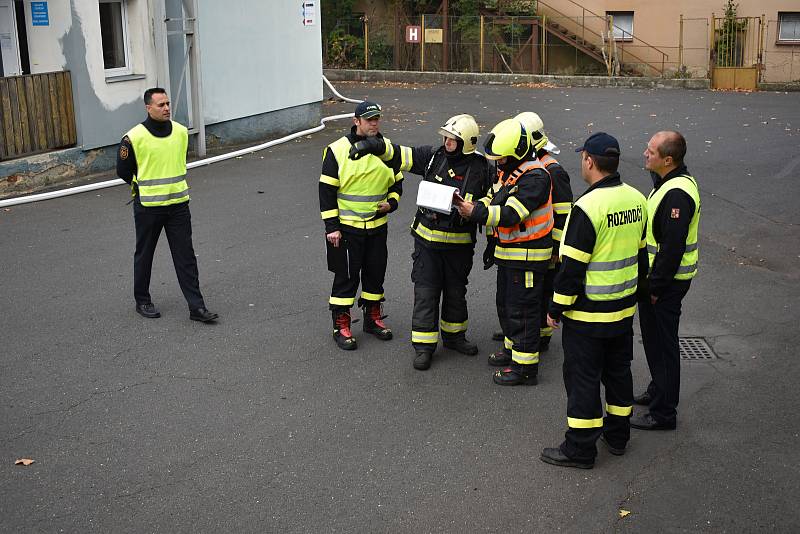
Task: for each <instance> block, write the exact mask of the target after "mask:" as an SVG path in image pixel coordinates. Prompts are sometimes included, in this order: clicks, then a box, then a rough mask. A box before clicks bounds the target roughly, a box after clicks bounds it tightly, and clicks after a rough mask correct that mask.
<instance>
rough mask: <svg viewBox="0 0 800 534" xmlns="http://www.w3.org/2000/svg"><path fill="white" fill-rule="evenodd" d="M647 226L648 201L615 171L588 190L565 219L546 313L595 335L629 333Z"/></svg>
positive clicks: (644, 255)
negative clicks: (557, 268) (559, 258)
mask: <svg viewBox="0 0 800 534" xmlns="http://www.w3.org/2000/svg"><path fill="white" fill-rule="evenodd" d="M646 224H647V201H646V200H645V198H644V196H643V195H642V194H641V193H640V192H639V191H637V190H636V189H634V188H633V187H631V186H629V185H627V184H624V183H622V181H621V180H620V177H619V174H617V173H614V174H612V175H609V176H606V177H605V178H603V179H602V180H600V181H599V182H597V183H595V184H594V185H592V186H591V187H590V188H589V189H587V190H586V192H585V193H584V194H583V195H582V196H581V197H580V198H579V199H578V200H577V201H576V202H575V204H574V205H573V206H572V211H571V212H570V214H569V217H568V219H567V225H566V229H565V231H564V241H563V243H561V261H562V267H561V270H560V271H559V272H558V274H557V275H556V279H555V282H554V284H553V289H554V292H553V300H552V302H551V304H550V311H549V314H550V316H551V317H553V318H554V319H558V318H560V317H561V316H562V315H563V317H564V320H565V321H569V322H570V325H571V326H573V325H574V326H575V328H577V329H580V330H582V331H583V332H585V333H586V334H587V335H591V336H594V337H613V336H617V335H620V334H623V333H626V332H629V331H630V330H631V328H632V327H633V315H634V313H635V312H636V292H637V287H638V281H639V280H640V279H643V278H644V277H645V276H646V275H647V248H646V246H645V231H646V228H645V227H646Z"/></svg>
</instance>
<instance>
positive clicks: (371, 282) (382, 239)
mask: <svg viewBox="0 0 800 534" xmlns="http://www.w3.org/2000/svg"><path fill="white" fill-rule="evenodd" d="M386 236H387V231H386V225H384V226H382V227H381V228H379V230H378V231H377V232H376V233H374V234H356V233H351V232H348V231H346V230H342V239H341V241H340V242H339V246H338V247H336V248H333V247H331V246H330V244H329V246H328V266H329V269H330V270H333V272H334V275H333V288H332V289H331V297H330V299H329V300H328V303H329V305H330V309H331V310H341V311H344V310H348V309H350V308H352V307H353V305H354V304H355V300H356V292H357V291H358V285H359V283H360V284H361V298H360V299H359V303H358V304H359V306H364V305H365V304H368V303H371V302H381V301H383V281H384V278H385V277H386V263H387V258H388V250H387V248H386ZM333 255H336V256H337V257H336V258H332V256H333Z"/></svg>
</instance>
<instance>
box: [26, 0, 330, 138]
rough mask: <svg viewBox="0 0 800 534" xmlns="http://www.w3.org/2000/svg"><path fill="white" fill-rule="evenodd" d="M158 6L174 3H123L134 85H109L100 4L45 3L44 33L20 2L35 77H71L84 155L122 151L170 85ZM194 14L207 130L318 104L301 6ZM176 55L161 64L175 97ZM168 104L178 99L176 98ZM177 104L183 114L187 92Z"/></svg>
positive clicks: (242, 0) (245, 4) (253, 5)
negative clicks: (122, 142)
mask: <svg viewBox="0 0 800 534" xmlns="http://www.w3.org/2000/svg"><path fill="white" fill-rule="evenodd" d="M158 2H160V3H161V4H166V6H167V7H168V8H169V7H171V6H172V7H174V6H173V4H175V2H172V3H170V2H171V0H128V10H127V15H128V31H127V34H128V44H129V52H130V63H131V67H132V69H131V70H132V73H133V75H134V76H129V77H127V78H107V77H106V73H105V70H104V67H103V54H102V40H101V33H100V17H99V10H98V2H97V0H70V1H66V0H50V1H49V2H48V10H49V19H50V24H49V26H32V25H31V10H30V0H25V12H26V27H27V30H28V49H29V53H30V61H31V71H32V73H41V72H51V71H60V70H69V71H71V77H72V83H73V96H74V103H75V112H76V127H77V132H78V145H79V146H80V147H82V148H83V149H85V150H89V149H93V148H97V147H103V146H108V145H113V144H116V143H118V142H119V139H120V138H121V137H122V136H123V135H124V134H125V132H126V131H127V130H128V129H129V128H130V127H131V126H133V125H134V124H136V123H137V122H140V121H141V120H142V119H143V118H144V116H145V111H144V106H143V103H142V100H141V99H142V94H143V93H144V91H145V89H147V88H148V87H153V86H166V85H167V84H168V83H169V82H168V81H167V80H164V79H159V73H160V72H161V73H164V72H166V70H165V69H164V68H163V67H161V66H160V65H159V63H158V62H159V61H160V57H162V56H159V54H157V50H156V45H155V44H154V43H153V37H154V25H155V24H157V23H160V21H159V22H156V21H154V20H153V17H154V13H155V12H156V11H154V10H153V9H154V6H155V5H158V4H157V3H158ZM159 7H160V6H159ZM198 8H199V13H198V21H199V22H198V26H199V34H200V47H199V49H200V57H201V70H202V74H203V91H204V93H203V107H204V117H205V121H206V124H208V125H212V124H215V123H221V122H226V121H231V120H234V119H241V118H244V117H252V116H256V115H264V114H266V113H269V112H273V111H276V110H281V109H286V108H294V107H296V106H301V105H307V104H313V103H318V102H320V101H321V100H322V81H321V75H322V53H321V44H320V42H321V41H320V21H319V12H317V18H316V21H315V22H316V24H315V25H313V26H304V25H303V24H302V17H301V12H300V6H299V2H294V1H291V0H275V1H270V2H264V1H263V0H237V1H236V2H219V1H216V0H199V6H198ZM170 39H171V40H170V47H172V46H173V45H174V43H175V42H181V41H180V38H179V39H178V40H177V41H176V39H174V38H170ZM172 52H174V50H170V51H169V53H168V54H167V55H165V56H164V57H170V59H175V58H174V57H172V56H177V60H176V61H170V69H171V70H173V71H177V74H176V72H171V73H170V74H171V76H170V77H171V78H172V79H173V82H172V84H171V90H174V91H176V92H177V90H178V87H177V85H176V83H175V81H176V80H177V79H178V78H179V76H180V68H181V66H182V63H183V61H182V60H183V57H182V56H183V49H181V50H178V51H177V52H178V53H177V54H173V53H172ZM161 76H164V74H161ZM184 87H186V84H185V85H184ZM170 96H171V98H172V99H173V100H176V97H177V96H178V95H177V94H175V95H170ZM180 97H182V98H179V99H178V100H182V102H183V103H182V105H181V107H183V108H184V109H185V108H186V104H187V97H186V94H185V91H183V92H182V94H181V95H180ZM312 107H314V108H315V109H316V107H317V106H312ZM183 115H184V116H185V111H184V113H183ZM307 115H308V114H303V117H304V121H303V122H302V124H298V128H299V127H301V126H306V125H307V124H308V117H307ZM180 118H183V117H180ZM264 127H265V129H263V130H261V132H260V133H261V137H262V138H263V136H264V135H265V134H268V133H270V130H269V121H266V123H265V124H264ZM280 129H281V130H284V129H285V126H283V125H282V127H281V128H280ZM253 135H254V136H255V135H256V132H253ZM238 141H240V142H243V141H244V140H243V139H238Z"/></svg>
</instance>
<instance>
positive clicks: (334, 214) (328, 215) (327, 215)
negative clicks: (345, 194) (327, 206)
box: [319, 208, 339, 219]
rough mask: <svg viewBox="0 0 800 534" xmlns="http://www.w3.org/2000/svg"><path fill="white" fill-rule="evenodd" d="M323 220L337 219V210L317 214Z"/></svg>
mask: <svg viewBox="0 0 800 534" xmlns="http://www.w3.org/2000/svg"><path fill="white" fill-rule="evenodd" d="M319 214H320V215H321V216H322V218H323V219H330V218H331V217H338V216H339V208H334V209H332V210H326V211H321V212H320V213H319Z"/></svg>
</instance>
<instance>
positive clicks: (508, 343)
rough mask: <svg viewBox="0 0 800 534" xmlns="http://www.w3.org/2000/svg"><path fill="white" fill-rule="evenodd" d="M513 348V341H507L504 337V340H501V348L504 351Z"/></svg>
mask: <svg viewBox="0 0 800 534" xmlns="http://www.w3.org/2000/svg"><path fill="white" fill-rule="evenodd" d="M513 346H514V342H513V341H511V340H510V339H508V338H507V337H504V338H503V347H504V348H506V349H508V350H511V348H512V347H513Z"/></svg>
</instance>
